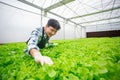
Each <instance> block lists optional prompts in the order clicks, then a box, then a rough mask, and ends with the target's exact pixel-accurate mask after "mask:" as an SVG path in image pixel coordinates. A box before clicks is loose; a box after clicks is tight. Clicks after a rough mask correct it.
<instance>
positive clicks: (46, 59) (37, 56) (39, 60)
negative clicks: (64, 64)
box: [34, 52, 53, 65]
mask: <svg viewBox="0 0 120 80" xmlns="http://www.w3.org/2000/svg"><path fill="white" fill-rule="evenodd" d="M34 59H35V61H36V62H37V63H40V64H41V65H44V64H48V65H52V64H53V61H52V60H51V59H50V57H47V56H42V55H41V54H40V53H39V52H35V53H34Z"/></svg>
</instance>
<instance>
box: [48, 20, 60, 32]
mask: <svg viewBox="0 0 120 80" xmlns="http://www.w3.org/2000/svg"><path fill="white" fill-rule="evenodd" d="M47 25H48V26H51V27H53V28H55V29H57V30H59V29H60V28H61V27H60V24H59V22H58V21H57V20H55V19H49V20H48V23H47Z"/></svg>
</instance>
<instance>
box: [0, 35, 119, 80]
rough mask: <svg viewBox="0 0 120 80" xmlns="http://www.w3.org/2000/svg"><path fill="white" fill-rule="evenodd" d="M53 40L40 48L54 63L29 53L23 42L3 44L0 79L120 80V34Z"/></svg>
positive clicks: (0, 57)
mask: <svg viewBox="0 0 120 80" xmlns="http://www.w3.org/2000/svg"><path fill="white" fill-rule="evenodd" d="M52 42H56V43H58V44H59V45H57V46H55V47H50V48H45V49H42V50H41V52H42V54H43V55H46V56H49V57H51V59H52V60H53V62H54V64H53V65H52V66H48V65H44V66H41V65H40V64H37V63H36V62H35V61H34V59H33V58H32V57H30V56H28V55H26V54H25V53H24V52H23V51H24V49H25V48H26V44H25V43H24V42H21V43H9V44H4V45H0V80H120V37H113V38H86V39H76V40H75V39H74V40H59V41H52Z"/></svg>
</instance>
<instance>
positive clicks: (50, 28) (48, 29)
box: [45, 26, 57, 37]
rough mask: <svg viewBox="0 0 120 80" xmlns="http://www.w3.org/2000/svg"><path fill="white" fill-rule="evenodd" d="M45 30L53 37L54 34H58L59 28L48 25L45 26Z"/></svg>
mask: <svg viewBox="0 0 120 80" xmlns="http://www.w3.org/2000/svg"><path fill="white" fill-rule="evenodd" d="M45 32H46V34H47V36H48V37H52V36H53V35H55V34H56V32H57V30H56V29H55V28H53V27H52V26H49V27H48V26H46V27H45Z"/></svg>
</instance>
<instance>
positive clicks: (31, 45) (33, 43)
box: [26, 28, 42, 55]
mask: <svg viewBox="0 0 120 80" xmlns="http://www.w3.org/2000/svg"><path fill="white" fill-rule="evenodd" d="M41 36H42V29H41V28H36V29H35V30H33V31H32V33H31V37H30V39H29V41H28V44H27V51H26V53H27V54H28V55H30V54H29V51H30V50H31V49H37V50H39V47H38V46H37V43H38V39H41Z"/></svg>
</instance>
